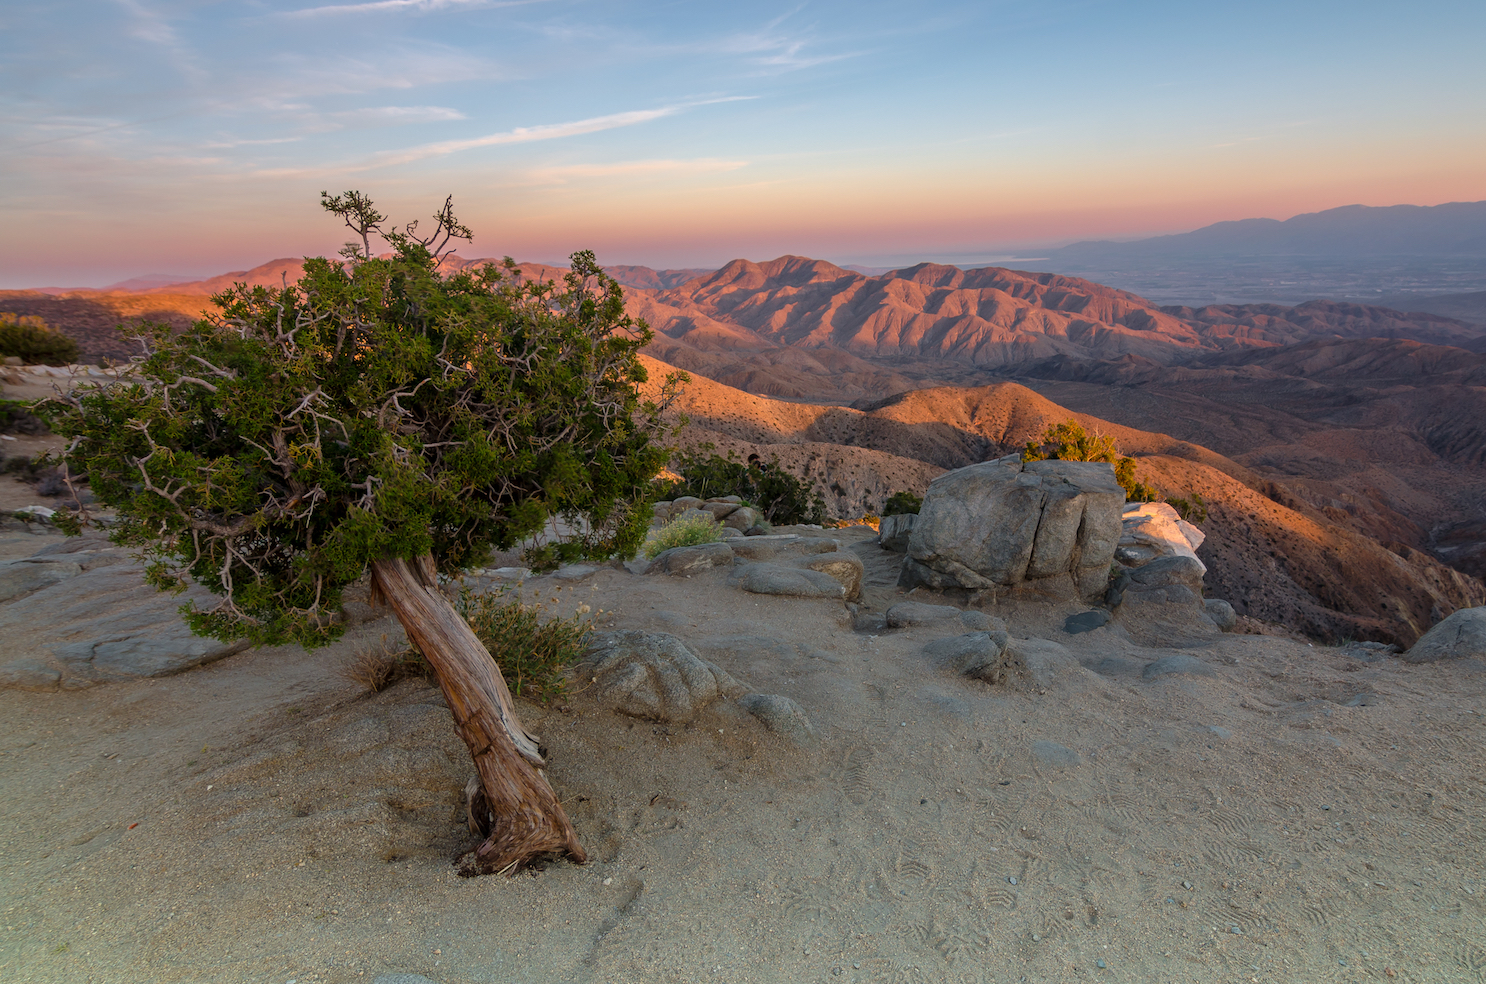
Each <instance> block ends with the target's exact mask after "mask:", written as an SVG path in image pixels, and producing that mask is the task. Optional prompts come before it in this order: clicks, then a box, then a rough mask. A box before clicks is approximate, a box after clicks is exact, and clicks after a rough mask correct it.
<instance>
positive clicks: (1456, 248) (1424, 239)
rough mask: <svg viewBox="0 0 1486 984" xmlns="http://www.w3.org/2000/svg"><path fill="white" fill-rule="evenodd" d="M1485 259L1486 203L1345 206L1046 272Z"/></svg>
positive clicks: (1090, 252) (1209, 231)
mask: <svg viewBox="0 0 1486 984" xmlns="http://www.w3.org/2000/svg"><path fill="white" fill-rule="evenodd" d="M1236 256H1243V257H1263V258H1266V259H1272V260H1273V259H1281V258H1285V257H1314V258H1339V257H1403V256H1431V257H1450V258H1459V257H1467V256H1475V257H1483V258H1486V202H1450V203H1448V204H1445V205H1432V206H1427V205H1390V206H1386V207H1381V208H1378V207H1372V206H1368V205H1344V206H1342V207H1341V208H1331V209H1327V210H1326V211H1324V212H1307V213H1306V214H1304V215H1297V216H1295V217H1293V218H1289V219H1286V220H1284V221H1283V222H1281V221H1280V220H1278V219H1240V220H1238V221H1236V222H1217V223H1214V224H1213V225H1210V226H1203V227H1202V228H1201V229H1197V230H1195V231H1193V232H1184V233H1181V234H1179V235H1174V236H1156V237H1154V238H1152V239H1139V240H1136V241H1134V242H1124V243H1117V242H1107V241H1099V242H1079V243H1074V244H1072V245H1071V246H1064V247H1063V248H1061V249H1055V250H1053V251H1051V252H1050V253H1049V254H1048V261H1047V262H1048V265H1050V266H1052V267H1053V268H1054V269H1064V268H1066V267H1067V266H1068V264H1069V263H1077V264H1085V263H1098V264H1109V263H1117V262H1123V263H1129V262H1134V261H1146V260H1151V259H1157V258H1159V259H1178V260H1180V259H1196V258H1218V257H1236Z"/></svg>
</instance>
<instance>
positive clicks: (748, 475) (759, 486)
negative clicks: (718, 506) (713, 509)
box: [659, 444, 826, 526]
mask: <svg viewBox="0 0 1486 984" xmlns="http://www.w3.org/2000/svg"><path fill="white" fill-rule="evenodd" d="M714 449H715V445H712V444H703V445H702V446H701V447H700V448H699V449H698V450H696V451H693V452H689V453H686V454H682V455H681V456H680V458H679V460H678V462H677V465H676V471H677V472H679V473H680V475H681V481H679V482H671V483H670V484H669V485H667V486H665V487H664V488H662V489H660V490H659V491H660V498H662V499H674V498H676V497H677V496H683V495H694V496H696V497H697V498H699V499H712V498H717V497H719V496H725V495H736V496H737V497H738V498H740V499H742V500H743V501H744V502H745V503H748V504H749V505H752V506H753V507H754V508H756V509H757V510H758V511H759V512H761V513H763V515H764V518H765V519H766V520H768V521H769V522H770V523H772V524H774V525H775V526H790V525H793V524H796V523H815V524H816V525H820V524H822V523H824V522H825V515H826V500H825V497H824V496H822V495H821V494H820V492H818V491H816V490H815V489H814V488H812V487H811V485H810V483H809V482H808V481H806V480H805V479H803V478H800V477H798V476H795V475H792V474H790V472H789V471H788V470H786V469H785V468H784V467H783V466H782V465H780V464H779V459H778V458H777V457H776V458H772V459H770V460H769V461H768V462H767V463H766V462H764V461H763V460H762V459H760V458H759V457H758V456H757V455H754V456H753V457H751V458H750V459H749V460H748V461H747V462H742V461H738V460H736V459H735V458H733V457H732V455H731V453H729V455H728V457H726V458H724V457H722V456H721V455H719V454H713V453H711V452H712V451H713V450H714Z"/></svg>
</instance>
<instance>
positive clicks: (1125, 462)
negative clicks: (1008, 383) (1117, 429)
mask: <svg viewBox="0 0 1486 984" xmlns="http://www.w3.org/2000/svg"><path fill="white" fill-rule="evenodd" d="M1050 458H1056V459H1058V460H1061V461H1104V462H1108V463H1109V464H1111V465H1113V466H1114V471H1115V481H1117V482H1119V483H1120V487H1121V488H1123V489H1124V490H1125V500H1126V501H1127V502H1159V501H1160V500H1161V493H1160V492H1158V491H1156V489H1155V488H1153V487H1152V486H1150V485H1147V484H1146V483H1145V482H1142V481H1140V479H1138V478H1136V476H1135V459H1134V458H1130V457H1126V456H1124V455H1122V454H1120V450H1119V448H1117V447H1115V442H1114V438H1112V437H1110V436H1109V435H1108V434H1090V433H1088V432H1087V431H1085V430H1084V429H1083V426H1082V425H1081V424H1079V422H1078V421H1076V420H1067V421H1064V422H1063V423H1061V424H1054V425H1053V426H1051V427H1049V428H1048V429H1047V430H1046V431H1044V432H1043V435H1042V440H1041V441H1028V442H1027V447H1026V448H1025V449H1024V450H1023V451H1022V460H1023V461H1045V460H1047V459H1050Z"/></svg>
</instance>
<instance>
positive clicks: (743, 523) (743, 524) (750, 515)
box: [722, 506, 763, 533]
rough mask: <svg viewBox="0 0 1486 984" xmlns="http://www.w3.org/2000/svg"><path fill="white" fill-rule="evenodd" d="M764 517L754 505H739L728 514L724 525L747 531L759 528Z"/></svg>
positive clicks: (742, 531) (723, 522)
mask: <svg viewBox="0 0 1486 984" xmlns="http://www.w3.org/2000/svg"><path fill="white" fill-rule="evenodd" d="M762 519H763V515H762V514H760V513H759V511H758V510H757V509H754V508H753V507H752V506H739V507H738V508H737V509H733V510H731V511H730V512H729V513H728V514H727V516H726V517H725V518H724V519H723V521H722V525H724V526H727V527H731V528H732V529H735V530H737V531H738V532H740V533H747V532H748V531H749V530H753V529H757V528H758V526H759V522H760V520H762Z"/></svg>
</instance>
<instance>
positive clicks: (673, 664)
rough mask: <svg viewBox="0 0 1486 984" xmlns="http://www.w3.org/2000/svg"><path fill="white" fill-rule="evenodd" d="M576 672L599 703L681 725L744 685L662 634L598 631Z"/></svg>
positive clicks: (680, 643) (643, 716)
mask: <svg viewBox="0 0 1486 984" xmlns="http://www.w3.org/2000/svg"><path fill="white" fill-rule="evenodd" d="M579 670H580V672H582V673H584V674H586V675H588V676H590V677H592V678H593V680H594V681H595V688H594V696H595V699H596V700H597V701H598V702H599V703H600V704H601V705H603V706H605V707H608V708H610V709H612V710H615V711H618V712H619V713H620V714H627V715H629V716H631V717H637V718H644V719H646V720H649V721H666V722H672V723H676V724H685V723H687V722H688V721H691V720H692V719H694V718H695V717H696V716H697V715H698V714H700V713H701V712H702V710H703V709H704V708H705V707H706V706H707V705H708V704H711V703H713V702H715V701H718V700H721V699H722V698H724V697H728V696H736V695H739V694H743V693H746V692H747V691H746V689H745V688H744V687H742V686H741V685H739V683H738V682H737V681H736V680H734V679H733V678H732V677H731V676H729V675H728V674H727V673H726V672H725V671H723V670H722V669H720V668H719V667H717V666H715V665H713V664H712V663H709V662H707V661H706V660H703V659H700V658H698V657H697V655H696V654H695V653H693V652H692V651H691V650H690V649H688V648H686V644H685V643H683V642H682V641H681V640H680V639H678V638H676V637H675V636H673V635H669V634H667V633H665V632H600V633H595V634H594V636H593V638H592V641H591V642H590V644H589V656H588V660H587V662H586V663H585V664H583V665H581V666H580V667H579Z"/></svg>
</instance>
